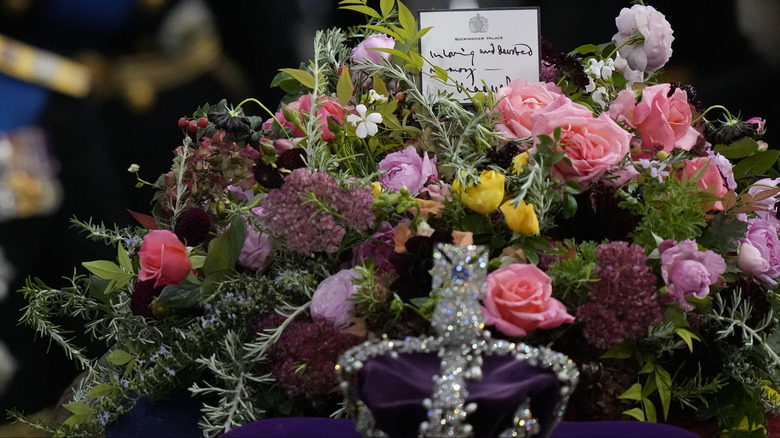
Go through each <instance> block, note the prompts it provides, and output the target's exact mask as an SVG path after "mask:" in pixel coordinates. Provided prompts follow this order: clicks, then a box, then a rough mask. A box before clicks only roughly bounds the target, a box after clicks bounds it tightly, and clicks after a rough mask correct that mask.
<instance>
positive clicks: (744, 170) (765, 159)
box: [732, 149, 780, 177]
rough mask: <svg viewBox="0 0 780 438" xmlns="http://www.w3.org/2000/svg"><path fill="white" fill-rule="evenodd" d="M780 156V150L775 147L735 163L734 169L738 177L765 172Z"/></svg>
mask: <svg viewBox="0 0 780 438" xmlns="http://www.w3.org/2000/svg"><path fill="white" fill-rule="evenodd" d="M778 157H780V151H778V150H775V149H770V150H767V151H764V152H758V153H756V154H753V155H751V156H749V157H747V158H745V159H743V160H742V161H740V162H739V163H737V164H735V165H734V167H733V169H732V170H733V171H734V175H735V176H737V177H739V176H744V175H751V174H763V173H766V171H768V170H769V169H771V168H772V166H774V165H775V163H776V162H777V158H778Z"/></svg>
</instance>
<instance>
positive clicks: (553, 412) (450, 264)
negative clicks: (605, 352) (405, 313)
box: [336, 244, 579, 437]
mask: <svg viewBox="0 0 780 438" xmlns="http://www.w3.org/2000/svg"><path fill="white" fill-rule="evenodd" d="M433 260H434V266H433V270H432V277H433V290H434V291H436V292H437V293H438V295H439V296H440V297H441V301H440V302H439V304H438V305H437V307H436V308H435V310H434V312H433V317H432V321H431V327H432V329H433V332H434V333H435V334H436V336H430V337H427V338H406V339H404V340H390V339H387V338H386V337H385V338H382V339H376V340H373V341H368V342H365V343H363V344H361V345H358V346H356V347H353V348H352V349H350V350H348V351H346V352H345V353H344V354H343V355H342V356H341V357H340V358H339V360H338V363H337V365H336V376H337V378H338V379H339V382H340V387H341V390H342V391H343V393H344V397H345V400H346V406H347V409H348V411H349V413H350V415H351V416H352V417H353V418H354V419H355V427H356V428H357V430H358V431H359V432H360V433H361V434H363V435H364V436H372V437H377V436H380V437H381V436H389V437H396V436H397V437H409V436H422V437H441V436H451V437H470V436H480V437H481V436H513V437H535V436H548V435H549V434H550V432H552V429H553V428H554V427H555V425H557V424H558V422H559V421H560V419H561V417H562V416H563V413H564V410H565V407H566V403H567V402H568V397H569V394H571V392H572V391H573V389H574V387H575V386H576V384H577V381H578V379H579V371H578V370H577V367H576V365H575V364H574V363H573V362H572V361H571V360H570V359H569V358H568V357H567V356H565V355H563V354H561V353H557V352H554V351H552V350H549V349H547V348H545V347H533V348H532V347H530V346H528V345H525V344H523V343H513V342H509V341H505V340H493V339H491V337H490V332H488V331H486V330H484V322H483V316H482V312H481V310H480V307H479V298H480V295H481V293H482V291H483V290H484V287H485V277H486V274H487V260H488V258H487V254H486V253H485V250H484V248H482V247H478V246H468V247H460V246H454V245H448V244H439V245H438V247H437V248H436V250H435V251H434V253H433Z"/></svg>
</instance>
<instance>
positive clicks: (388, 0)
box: [379, 0, 395, 18]
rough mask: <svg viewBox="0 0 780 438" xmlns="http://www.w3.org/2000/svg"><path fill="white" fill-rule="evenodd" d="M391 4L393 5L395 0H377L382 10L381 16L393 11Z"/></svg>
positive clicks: (383, 16) (385, 16) (384, 16)
mask: <svg viewBox="0 0 780 438" xmlns="http://www.w3.org/2000/svg"><path fill="white" fill-rule="evenodd" d="M393 6H395V0H381V1H380V2H379V10H381V11H382V18H387V16H388V15H390V13H391V12H393Z"/></svg>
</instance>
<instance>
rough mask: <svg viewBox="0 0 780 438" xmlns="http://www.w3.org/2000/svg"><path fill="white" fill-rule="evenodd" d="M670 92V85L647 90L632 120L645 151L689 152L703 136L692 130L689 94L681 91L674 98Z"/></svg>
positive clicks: (678, 89)
mask: <svg viewBox="0 0 780 438" xmlns="http://www.w3.org/2000/svg"><path fill="white" fill-rule="evenodd" d="M670 88H671V85H670V84H659V85H653V86H651V87H647V88H645V89H644V90H643V91H642V100H641V102H639V103H638V104H637V105H636V108H635V109H634V111H633V116H629V117H628V119H629V120H630V121H631V126H633V127H634V128H636V129H638V130H639V134H640V135H641V136H642V144H643V145H644V146H645V148H648V149H651V148H653V147H655V146H661V147H662V148H663V150H665V151H667V152H670V151H672V150H673V149H682V150H684V151H688V150H690V149H691V148H692V147H693V145H695V144H696V141H697V139H698V138H699V135H700V134H699V131H697V130H695V129H693V127H692V126H691V121H692V120H693V116H692V114H691V106H690V104H689V103H688V93H686V92H685V90H683V89H681V88H677V89H676V90H674V93H672V95H671V96H670V95H669V90H670ZM610 112H612V108H610Z"/></svg>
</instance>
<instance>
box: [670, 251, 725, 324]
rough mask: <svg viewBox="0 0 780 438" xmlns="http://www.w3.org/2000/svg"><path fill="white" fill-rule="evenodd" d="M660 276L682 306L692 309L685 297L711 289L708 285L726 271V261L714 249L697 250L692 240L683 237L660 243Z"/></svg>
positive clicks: (707, 292)
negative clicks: (677, 241)
mask: <svg viewBox="0 0 780 438" xmlns="http://www.w3.org/2000/svg"><path fill="white" fill-rule="evenodd" d="M659 250H661V277H663V279H664V281H665V282H666V285H667V286H668V289H669V292H670V293H671V295H672V297H674V298H675V299H676V300H677V302H678V303H680V307H682V308H683V309H684V310H693V308H694V306H693V304H691V303H689V302H687V301H686V300H685V299H686V298H688V297H696V298H699V299H701V298H704V297H706V296H707V295H708V294H709V293H710V285H711V284H713V283H715V282H716V281H717V280H718V276H719V275H720V274H723V273H724V272H726V262H725V261H724V260H723V257H721V256H720V255H719V254H717V253H715V252H714V251H710V250H707V251H699V248H698V247H697V246H696V241H694V240H690V239H689V240H684V241H682V242H680V243H678V244H676V245H671V246H670V245H668V244H665V245H662V246H660V247H659Z"/></svg>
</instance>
